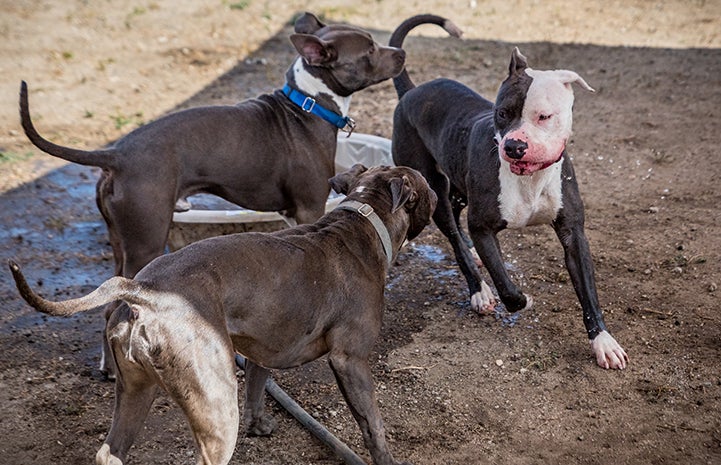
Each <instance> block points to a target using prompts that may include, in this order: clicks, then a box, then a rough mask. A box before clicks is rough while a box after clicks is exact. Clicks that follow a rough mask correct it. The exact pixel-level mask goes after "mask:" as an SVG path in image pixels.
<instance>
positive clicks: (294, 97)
mask: <svg viewBox="0 0 721 465" xmlns="http://www.w3.org/2000/svg"><path fill="white" fill-rule="evenodd" d="M283 93H284V94H285V95H286V97H288V98H289V99H290V101H291V102H293V103H295V104H296V105H298V106H299V107H300V108H301V109H302V110H303V111H305V112H307V113H313V114H314V115H316V116H320V117H321V118H323V119H324V120H326V121H328V122H329V123H330V124H332V125H334V126H335V127H337V128H338V129H340V130H341V131H343V132H347V133H348V135H350V134H351V133H352V132H353V130H354V129H355V121H353V118H351V117H349V116H341V115H339V114H338V113H336V112H334V111H330V110H328V109H327V108H324V107H322V106H320V105H319V104H317V103H316V101H315V99H314V98H313V97H309V96H307V95H305V94H304V93H303V92H301V91H299V90H296V89H293V88H292V87H290V86H289V85H288V84H286V85H285V86H283Z"/></svg>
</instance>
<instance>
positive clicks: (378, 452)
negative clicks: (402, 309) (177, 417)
mask: <svg viewBox="0 0 721 465" xmlns="http://www.w3.org/2000/svg"><path fill="white" fill-rule="evenodd" d="M330 184H331V186H332V187H333V189H334V190H336V191H337V192H340V193H343V194H347V197H346V199H345V200H344V201H343V202H342V203H341V204H340V205H339V206H338V207H337V208H336V209H335V210H333V211H332V212H330V213H328V214H326V215H325V216H323V217H322V218H321V219H320V220H319V221H318V222H316V223H314V224H310V225H303V226H297V227H295V228H291V229H287V230H283V231H279V232H276V233H269V234H264V233H243V234H235V235H230V236H221V237H215V238H211V239H206V240H203V241H200V242H196V243H194V244H191V245H189V246H187V247H185V248H183V249H181V250H179V251H177V252H175V253H172V254H169V255H164V256H161V257H159V258H157V259H155V260H153V261H152V262H151V263H150V264H149V265H148V266H146V267H145V268H143V269H142V270H141V271H140V272H139V273H138V274H137V275H136V276H135V278H134V279H127V278H122V277H117V276H116V277H114V278H111V279H109V280H108V281H106V282H105V283H103V284H102V285H101V286H100V287H99V288H98V289H96V290H95V291H93V292H92V293H90V294H89V295H87V296H85V297H80V298H77V299H72V300H66V301H63V302H50V301H48V300H45V299H43V298H41V297H39V296H38V295H37V294H35V293H34V292H33V290H32V289H30V287H29V286H28V284H27V282H26V280H25V278H24V276H23V275H22V273H21V272H20V269H19V267H18V265H17V264H15V263H14V262H11V263H10V269H11V271H12V273H13V276H14V278H15V281H16V283H17V286H18V289H19V290H20V293H21V295H22V296H23V298H24V299H25V300H26V301H27V302H28V303H29V304H30V305H32V306H33V307H35V308H36V309H37V310H39V311H41V312H44V313H47V314H51V315H62V316H65V315H72V314H74V313H78V312H82V311H86V310H90V309H92V308H96V307H98V306H101V305H105V304H107V303H108V302H112V301H116V300H122V301H123V302H124V303H123V304H121V305H120V306H118V307H117V308H116V310H115V311H114V312H113V314H112V315H111V316H110V319H109V320H108V325H107V328H106V333H107V338H108V343H109V346H110V348H111V351H112V355H113V357H112V358H113V359H114V361H115V363H116V367H115V369H116V373H117V381H116V399H115V412H114V414H113V423H112V427H111V428H110V432H109V433H108V436H107V438H106V439H105V444H103V446H102V447H101V449H100V450H99V451H98V454H97V456H96V462H97V463H98V464H102V465H110V464H113V465H119V464H122V463H123V461H124V460H125V457H126V454H127V452H128V449H129V448H130V446H131V445H132V443H133V440H134V439H135V437H136V435H137V433H138V431H139V430H140V429H141V427H142V425H143V422H144V421H145V418H146V416H147V414H148V410H149V409H150V406H151V404H152V402H153V399H154V398H155V395H156V393H157V390H158V388H159V387H160V388H162V389H163V390H165V391H166V392H167V393H168V394H169V395H170V396H171V397H172V398H173V399H175V401H176V402H177V403H178V404H179V405H180V406H181V407H182V409H183V410H184V412H185V414H186V416H187V417H188V420H189V423H190V427H191V429H192V431H193V437H194V439H195V442H196V444H197V447H198V455H199V459H198V463H199V464H213V465H215V464H226V463H228V461H229V460H230V458H231V456H232V454H233V450H234V448H235V444H236V438H237V434H238V423H239V418H238V417H239V411H238V406H237V402H236V400H235V399H236V396H237V381H236V376H235V365H234V355H235V352H239V353H241V354H242V355H244V356H245V357H246V358H247V359H248V363H247V365H246V391H245V408H244V412H243V423H244V425H245V427H246V430H247V432H248V433H251V434H258V435H267V434H270V433H271V432H272V430H273V429H274V427H275V421H274V420H273V419H272V417H270V416H268V415H266V414H265V413H264V412H263V395H264V394H263V393H264V386H265V381H266V379H267V378H268V374H269V371H268V369H270V368H277V369H281V368H292V367H297V366H299V365H302V364H304V363H306V362H309V361H312V360H315V359H317V358H318V357H320V356H322V355H324V354H328V360H329V362H330V366H331V369H332V370H333V373H334V374H335V377H336V380H337V381H338V385H339V387H340V390H341V392H342V393H343V396H344V397H345V399H346V402H347V403H348V406H349V407H350V410H351V412H352V413H353V416H354V417H355V419H356V421H357V422H358V425H359V426H360V429H361V432H362V433H363V439H364V442H365V444H366V447H368V449H369V451H370V454H371V456H372V458H373V463H374V464H376V465H397V464H399V463H400V462H397V461H396V460H394V459H393V457H392V455H391V453H390V451H389V450H388V446H387V444H386V441H385V434H384V428H383V420H382V419H381V416H380V412H379V410H378V405H377V402H376V398H375V394H374V388H373V379H372V376H371V370H370V366H369V364H368V356H369V354H370V352H371V349H372V347H373V344H374V342H375V339H376V337H377V336H378V333H379V331H380V328H381V319H382V314H383V307H384V297H383V291H384V285H385V278H386V273H387V272H388V268H389V267H390V265H391V263H392V260H393V257H394V256H395V254H396V253H397V252H398V250H399V249H400V247H401V245H402V244H403V243H404V241H405V240H406V239H412V238H413V237H415V236H417V235H418V234H419V233H420V232H421V231H422V230H423V228H424V227H425V226H426V225H427V224H428V223H429V222H430V220H431V215H432V214H433V210H434V209H435V205H436V200H437V198H436V195H435V194H434V192H433V191H432V190H431V189H430V187H429V186H428V184H427V182H426V181H425V179H424V178H423V176H421V175H420V173H418V172H417V171H415V170H413V169H410V168H405V167H397V168H388V167H374V168H370V169H366V168H365V167H363V166H362V165H356V166H354V167H353V168H352V169H351V170H350V171H348V172H346V173H342V174H339V175H337V176H335V177H333V178H331V180H330Z"/></svg>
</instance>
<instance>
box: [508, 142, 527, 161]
mask: <svg viewBox="0 0 721 465" xmlns="http://www.w3.org/2000/svg"><path fill="white" fill-rule="evenodd" d="M526 150H528V144H527V143H526V142H525V141H522V140H518V139H508V140H507V141H506V143H505V144H503V151H504V152H506V155H507V156H508V158H512V159H514V160H520V159H521V158H523V156H524V155H525V154H526Z"/></svg>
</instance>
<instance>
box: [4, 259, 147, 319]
mask: <svg viewBox="0 0 721 465" xmlns="http://www.w3.org/2000/svg"><path fill="white" fill-rule="evenodd" d="M8 265H9V266H10V271H11V272H12V274H13V278H14V279H15V285H16V286H17V288H18V291H20V295H21V296H22V298H23V299H25V302H27V303H28V304H30V306H31V307H33V308H35V310H37V311H39V312H42V313H47V314H48V315H53V316H70V315H74V314H75V313H80V312H84V311H87V310H92V309H94V308H97V307H100V306H101V305H105V304H108V303H110V302H115V301H117V300H124V301H125V302H128V303H130V304H145V303H147V302H148V300H147V299H146V298H145V297H143V295H142V288H141V286H140V284H139V283H137V282H135V281H133V280H132V279H128V278H123V277H121V276H115V277H113V278H110V279H108V280H107V281H105V282H104V283H103V284H101V285H100V287H98V288H97V289H95V290H94V291H93V292H91V293H90V294H88V295H86V296H84V297H79V298H77V299H70V300H64V301H61V302H53V301H50V300H46V299H43V298H42V297H40V296H39V295H37V294H36V293H35V291H33V290H32V289H31V288H30V285H28V282H27V281H26V280H25V276H23V274H22V272H21V271H20V267H19V266H18V264H17V263H15V262H14V261H12V260H9V261H8Z"/></svg>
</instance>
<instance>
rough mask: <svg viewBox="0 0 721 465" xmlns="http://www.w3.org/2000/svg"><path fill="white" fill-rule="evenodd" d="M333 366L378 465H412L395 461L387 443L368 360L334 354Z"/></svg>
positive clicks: (331, 355)
mask: <svg viewBox="0 0 721 465" xmlns="http://www.w3.org/2000/svg"><path fill="white" fill-rule="evenodd" d="M329 362H330V366H331V369H332V370H333V374H334V375H335V378H336V381H337V382H338V387H339V388H340V390H341V393H342V394H343V397H344V398H345V400H346V403H347V404H348V407H349V408H350V410H351V413H352V414H353V417H354V418H355V420H356V421H357V422H358V426H359V427H360V430H361V433H362V434H363V441H364V443H365V445H366V447H367V448H368V450H369V451H370V454H371V457H372V458H373V463H374V464H375V465H403V464H405V465H410V464H409V463H408V462H397V461H395V460H394V459H393V456H392V455H391V452H390V450H389V449H388V444H387V443H386V437H385V428H384V427H383V420H382V419H381V415H380V411H379V410H378V402H377V401H376V396H375V389H374V387H373V377H372V375H371V370H370V366H368V361H367V360H366V359H361V358H359V357H354V356H350V355H348V354H345V353H331V354H330V357H329Z"/></svg>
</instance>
